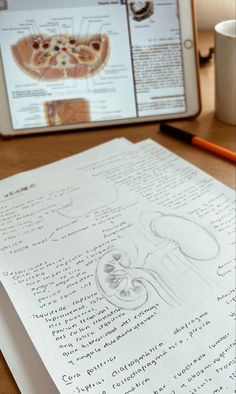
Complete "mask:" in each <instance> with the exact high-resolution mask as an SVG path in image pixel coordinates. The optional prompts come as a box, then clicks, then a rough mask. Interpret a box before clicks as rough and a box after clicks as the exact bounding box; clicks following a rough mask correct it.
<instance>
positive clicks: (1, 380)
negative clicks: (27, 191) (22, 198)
mask: <svg viewBox="0 0 236 394" xmlns="http://www.w3.org/2000/svg"><path fill="white" fill-rule="evenodd" d="M212 45H213V34H212V33H211V32H200V33H199V49H200V50H201V52H202V53H207V51H208V48H209V47H210V46H212ZM200 82H201V92H202V112H201V114H200V115H199V116H198V117H197V118H196V119H188V120H179V121H172V122H170V123H171V124H172V125H173V126H176V127H180V128H183V129H184V130H186V131H191V132H194V133H195V134H197V135H198V136H201V137H203V138H205V139H207V140H209V141H213V142H215V143H217V144H220V145H222V146H224V147H226V148H229V149H231V150H236V128H235V127H233V126H230V125H227V124H225V123H222V122H220V121H218V120H217V119H216V118H215V114H214V61H213V60H212V61H210V62H209V63H207V64H206V65H204V67H202V68H201V69H200ZM116 137H126V138H128V139H129V140H130V141H132V142H137V141H141V140H144V139H145V138H152V139H153V140H155V141H157V142H158V143H160V144H161V145H163V146H164V147H166V148H168V149H170V150H171V151H172V152H174V153H176V154H178V155H179V156H181V157H182V158H184V159H186V160H188V161H189V162H191V163H192V164H194V165H196V166H197V167H199V168H201V169H202V170H204V171H206V172H207V173H208V174H210V175H212V176H213V177H215V178H217V179H218V180H220V181H221V182H223V183H224V184H225V185H227V186H230V187H232V188H235V175H236V173H235V165H234V164H233V163H231V162H229V161H227V160H224V159H222V158H220V157H217V156H214V155H213V154H211V153H208V152H205V151H202V150H200V149H198V148H196V147H194V146H189V145H186V144H184V143H183V142H181V141H176V140H174V139H172V138H171V137H168V136H165V135H163V134H160V133H159V125H158V123H154V122H153V123H146V124H141V125H131V126H130V125H129V126H122V127H109V128H102V129H97V130H91V131H88V130H87V131H78V132H65V133H60V134H59V133H58V134H55V133H53V134H43V135H35V136H24V137H17V138H12V139H0V179H4V178H6V177H8V176H11V175H14V174H17V173H19V172H21V171H26V170H30V169H33V168H36V167H38V166H41V165H44V164H47V163H51V162H54V161H55V160H59V159H62V158H65V157H68V156H70V155H73V154H76V153H79V152H82V151H84V150H86V149H89V148H91V147H94V146H96V145H98V144H101V143H103V142H106V141H109V140H111V139H113V138H116ZM18 393H19V391H18V389H17V386H16V384H15V382H14V379H13V377H12V375H11V373H10V371H9V369H8V368H7V365H6V363H5V361H4V358H3V356H2V355H0V394H18Z"/></svg>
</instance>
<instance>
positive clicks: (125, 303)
mask: <svg viewBox="0 0 236 394" xmlns="http://www.w3.org/2000/svg"><path fill="white" fill-rule="evenodd" d="M140 222H141V223H142V226H143V228H142V230H140V228H139V229H138V230H137V229H136V230H133V231H132V232H131V233H130V235H129V236H128V237H127V239H124V241H123V243H122V246H121V247H118V248H113V249H111V250H109V251H108V252H107V253H105V254H104V255H103V256H102V257H101V258H100V260H99V261H98V264H97V269H96V283H97V286H98V289H99V290H100V292H101V293H102V294H103V295H104V297H105V298H106V299H107V300H108V301H109V302H110V303H112V304H113V305H115V306H117V307H119V308H123V309H137V308H139V307H141V306H142V305H144V304H145V303H146V302H147V301H148V299H149V296H150V294H156V296H157V297H158V298H159V300H162V301H164V302H165V303H167V304H169V305H171V306H175V305H178V304H180V303H181V299H180V297H179V296H178V294H177V293H176V291H175V289H174V288H173V286H172V284H173V281H172V279H173V278H174V276H175V277H180V276H181V275H186V272H191V273H192V274H193V275H197V277H198V278H199V279H200V280H201V281H204V282H205V283H207V284H210V280H209V279H208V277H207V275H206V274H205V273H204V271H202V269H201V267H200V265H201V264H202V263H203V262H204V261H205V262H206V261H209V260H212V259H214V258H215V257H217V255H218V254H219V250H220V246H219V244H218V242H217V240H216V239H215V237H214V236H213V234H211V233H210V232H209V231H208V230H207V229H205V228H204V227H202V226H200V225H199V224H197V223H195V222H194V221H191V220H189V219H186V218H184V217H181V216H175V215H166V214H163V213H161V212H147V213H142V214H141V215H140Z"/></svg>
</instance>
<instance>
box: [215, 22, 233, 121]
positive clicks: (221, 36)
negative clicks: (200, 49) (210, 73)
mask: <svg viewBox="0 0 236 394" xmlns="http://www.w3.org/2000/svg"><path fill="white" fill-rule="evenodd" d="M215 112H216V117H217V118H218V119H220V120H222V121H223V122H226V123H229V124H232V125H236V20H235V19H233V20H227V21H224V22H220V23H218V24H217V25H216V26H215Z"/></svg>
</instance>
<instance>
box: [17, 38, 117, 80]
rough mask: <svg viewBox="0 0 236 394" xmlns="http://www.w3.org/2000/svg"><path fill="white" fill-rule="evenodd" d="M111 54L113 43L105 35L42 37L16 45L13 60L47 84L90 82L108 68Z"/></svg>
mask: <svg viewBox="0 0 236 394" xmlns="http://www.w3.org/2000/svg"><path fill="white" fill-rule="evenodd" d="M109 52H110V47H109V39H108V36H107V35H105V34H96V35H93V36H90V37H87V38H83V37H77V36H72V35H67V34H58V35H54V36H47V35H43V34H39V35H31V36H27V37H25V38H22V39H20V40H19V41H18V42H17V43H16V44H15V45H12V53H13V57H14V59H15V62H16V64H17V65H18V66H19V67H20V68H21V70H23V71H24V72H26V73H27V74H28V75H30V76H31V77H34V78H37V79H40V80H46V81H53V80H58V79H62V78H79V79H82V78H89V77H91V76H93V75H95V74H97V73H99V72H100V71H101V70H102V69H103V68H104V67H105V65H106V64H107V61H108V57H109Z"/></svg>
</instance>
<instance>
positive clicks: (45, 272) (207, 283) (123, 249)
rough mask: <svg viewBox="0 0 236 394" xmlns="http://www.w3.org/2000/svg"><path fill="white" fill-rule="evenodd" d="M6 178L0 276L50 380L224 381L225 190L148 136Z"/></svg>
mask: <svg viewBox="0 0 236 394" xmlns="http://www.w3.org/2000/svg"><path fill="white" fill-rule="evenodd" d="M23 180H24V182H22V181H23ZM10 186H11V187H12V186H13V184H12V183H11V182H10V180H8V181H6V182H2V183H1V184H0V193H1V196H2V197H1V206H0V209H1V211H0V215H1V216H0V218H1V232H2V234H3V236H4V237H3V241H2V242H1V244H0V251H1V279H2V283H3V285H4V287H5V289H6V290H7V292H8V294H9V296H10V298H11V300H12V302H13V304H14V306H15V308H16V310H17V312H18V314H19V316H20V318H21V320H22V321H23V323H24V325H25V327H26V329H27V331H28V333H29V334H30V337H31V340H32V341H33V343H34V345H35V346H36V348H37V350H38V352H39V354H40V356H41V358H42V360H43V361H44V363H45V366H46V368H47V369H48V371H49V374H50V375H51V376H52V378H53V380H54V382H55V384H56V385H57V387H58V390H59V391H60V392H62V393H83V392H88V393H96V394H98V393H103V394H105V393H107V394H108V393H109V394H111V393H113V392H114V393H118V394H124V393H131V392H136V393H143V392H147V393H152V394H155V393H160V392H163V393H168V394H170V393H171V394H175V393H176V394H185V393H201V392H204V393H209V394H213V393H216V392H224V393H232V391H233V389H234V378H235V376H234V375H235V372H234V371H235V369H234V366H235V339H234V328H235V311H234V300H235V298H234V297H235V296H234V286H235V275H234V274H235V268H234V262H235V225H234V220H235V215H234V212H235V211H234V210H235V203H234V192H233V191H232V190H230V189H229V188H227V187H225V186H224V185H223V184H221V183H219V182H217V181H216V180H214V179H213V178H211V177H210V176H208V175H206V174H205V173H203V172H202V171H200V170H198V169H197V168H196V167H193V166H191V165H189V164H188V163H187V162H185V161H183V160H181V159H180V158H178V157H176V156H175V155H173V154H172V153H170V152H169V151H167V150H166V149H164V148H162V147H160V146H159V145H158V144H155V143H154V142H153V141H144V142H142V143H139V144H137V145H135V146H132V147H130V148H128V149H126V150H125V151H124V152H121V153H117V154H114V155H110V156H109V157H104V158H101V159H98V160H97V161H96V162H91V163H90V164H89V163H86V164H82V165H81V163H79V162H78V165H76V163H75V161H73V163H72V165H71V166H66V165H65V168H64V170H63V167H62V166H60V165H59V166H58V165H57V164H55V167H54V170H53V171H46V170H45V169H41V170H38V171H37V173H36V174H34V173H29V174H28V176H27V174H24V177H20V178H19V182H17V177H15V178H14V190H12V193H11V192H10V189H9V188H10ZM12 196H13V197H12ZM10 197H12V198H10ZM4 238H5V240H4Z"/></svg>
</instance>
